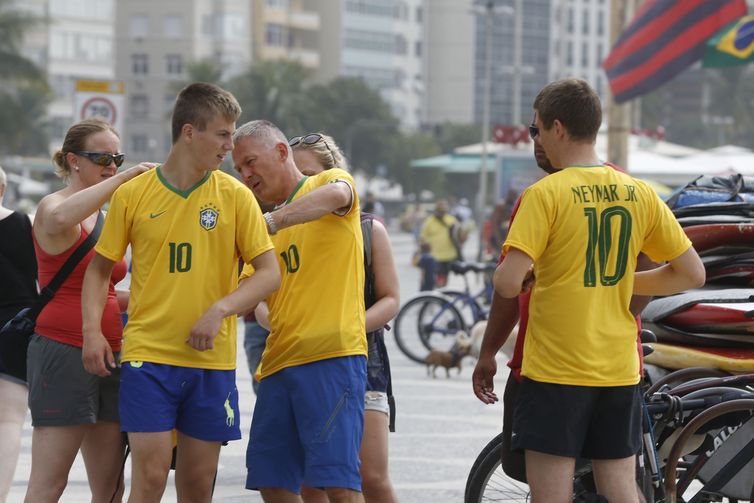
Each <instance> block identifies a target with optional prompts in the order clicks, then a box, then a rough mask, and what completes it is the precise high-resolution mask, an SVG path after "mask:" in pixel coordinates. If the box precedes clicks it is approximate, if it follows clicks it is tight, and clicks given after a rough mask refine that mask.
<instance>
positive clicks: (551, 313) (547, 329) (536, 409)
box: [494, 79, 704, 503]
mask: <svg viewBox="0 0 754 503" xmlns="http://www.w3.org/2000/svg"><path fill="white" fill-rule="evenodd" d="M534 111H535V122H534V125H533V126H532V128H531V133H532V137H533V138H534V141H536V142H538V143H540V144H541V145H542V147H543V148H544V150H545V153H546V154H547V157H548V158H549V159H550V161H551V162H552V165H553V166H554V167H556V168H558V169H560V171H558V172H557V173H553V174H551V175H549V176H547V177H545V178H543V179H542V180H540V181H538V182H537V183H535V184H534V185H532V186H531V187H529V188H528V189H527V190H526V191H525V192H524V194H523V196H522V197H521V204H520V207H519V210H518V213H517V215H516V219H515V220H514V222H513V224H512V226H511V229H510V232H509V234H508V238H507V240H506V242H505V244H504V246H503V248H504V251H507V256H506V258H505V260H504V261H503V262H502V264H501V265H500V266H499V267H498V270H497V271H496V273H495V278H494V283H495V289H496V291H497V292H498V293H499V294H500V295H501V296H503V297H507V298H512V297H515V296H517V295H518V294H519V293H520V292H521V291H522V289H523V288H524V286H525V285H527V286H528V284H529V281H530V279H531V277H532V274H533V276H534V278H536V279H535V280H534V283H533V287H532V293H531V300H530V304H529V324H528V327H527V331H526V340H525V343H524V356H523V364H522V369H521V374H522V375H523V376H524V381H523V383H522V385H521V390H520V394H519V397H518V401H517V403H516V410H515V412H514V417H513V433H512V445H513V448H515V449H520V450H524V451H525V458H526V476H527V479H528V482H529V485H530V487H531V491H532V501H533V502H535V503H539V502H547V503H553V502H554V503H566V502H570V501H571V489H572V485H573V482H572V480H573V471H574V463H575V458H576V457H578V456H583V457H585V458H589V459H591V460H592V464H593V467H594V475H595V480H596V483H597V489H598V492H599V493H600V494H602V495H603V496H605V497H606V498H607V499H608V501H610V502H611V503H635V502H637V501H638V493H637V491H636V485H635V482H634V463H635V454H636V453H637V451H638V450H639V448H640V445H641V444H640V442H641V417H640V410H641V409H640V403H639V401H640V400H641V396H640V393H639V389H638V385H637V383H638V380H639V357H638V354H637V351H636V330H637V327H636V321H635V320H634V318H633V315H632V314H631V313H630V311H629V301H630V298H631V295H632V293H636V294H640V295H669V294H673V293H676V292H679V291H682V290H685V289H687V288H693V287H697V286H700V285H702V284H704V267H703V265H702V263H701V260H700V259H699V257H698V256H697V254H696V252H695V251H694V249H693V248H692V247H691V242H690V241H689V240H688V238H687V237H686V235H685V234H684V233H683V230H682V229H681V227H680V225H679V224H678V223H677V222H676V220H675V218H674V217H673V214H672V213H671V212H670V210H669V209H668V207H667V206H666V205H665V204H664V203H663V202H662V201H661V200H660V199H659V198H658V197H657V195H656V194H655V192H654V190H653V189H652V188H651V187H649V186H648V185H647V184H645V183H644V182H642V181H640V180H636V179H634V178H631V177H630V176H628V175H626V174H624V173H620V172H618V171H616V170H615V169H613V168H611V167H609V166H606V165H605V164H604V163H602V162H601V161H600V160H599V158H598V157H597V155H596V152H595V149H594V144H595V139H596V136H597V131H598V129H599V127H600V124H601V120H602V113H601V105H600V101H599V97H598V96H597V94H596V93H595V92H594V90H592V89H591V88H590V87H589V85H588V84H587V83H586V82H584V81H582V80H577V79H564V80H559V81H556V82H553V83H551V84H549V85H547V86H546V87H545V88H544V89H542V91H540V93H539V95H538V96H537V98H536V100H535V101H534ZM639 252H643V253H645V254H646V255H648V256H649V257H650V258H651V259H652V260H653V261H654V262H658V263H662V262H666V261H667V262H668V263H667V264H666V265H664V266H661V267H659V268H657V269H654V270H651V271H646V272H635V273H634V271H635V270H636V260H637V256H638V254H639ZM553 418H557V419H556V420H554V419H553Z"/></svg>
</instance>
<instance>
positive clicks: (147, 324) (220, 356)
mask: <svg viewBox="0 0 754 503" xmlns="http://www.w3.org/2000/svg"><path fill="white" fill-rule="evenodd" d="M240 113H241V109H240V107H239V106H238V102H237V101H236V99H235V98H234V97H233V95H232V94H230V93H228V92H227V91H225V90H223V89H220V88H219V87H217V86H214V85H211V84H202V83H197V84H191V85H189V86H187V87H186V88H184V89H183V90H182V91H181V92H180V94H179V95H178V99H177V100H176V104H175V107H174V109H173V117H172V133H173V146H172V147H171V150H170V153H169V154H168V159H167V161H165V163H164V164H162V165H161V166H158V167H157V168H155V169H154V170H153V171H150V172H149V173H145V175H146V176H139V177H136V178H134V179H133V180H131V181H130V182H129V183H125V184H123V185H122V186H121V187H120V188H119V189H118V190H117V191H116V192H115V193H114V194H113V197H112V200H111V203H110V210H109V211H108V214H107V219H106V221H105V225H104V228H103V230H102V235H101V236H100V238H99V242H98V243H97V246H96V248H95V252H96V253H95V256H94V258H93V259H92V262H91V264H90V265H89V267H88V269H87V272H86V275H85V278H84V286H83V293H82V300H83V301H82V305H83V306H84V307H83V332H84V347H83V359H84V366H85V367H86V369H87V371H89V372H91V373H94V374H98V375H107V374H108V373H109V372H110V371H109V370H108V368H112V367H114V365H115V361H114V360H113V355H112V352H111V351H110V349H109V345H107V343H106V341H105V340H104V337H103V336H102V333H101V331H100V328H99V327H100V318H101V317H102V308H103V304H104V299H105V293H106V283H107V278H109V277H110V270H111V269H112V267H113V264H114V263H115V262H116V261H118V260H120V258H121V257H123V254H124V253H125V251H126V247H127V246H128V245H129V244H130V245H131V249H132V264H133V273H132V274H133V275H132V279H131V298H130V303H129V306H128V314H129V319H128V324H127V325H126V328H125V331H124V344H123V352H122V362H123V367H122V370H121V387H120V397H119V411H120V417H121V427H122V429H123V431H126V432H128V439H129V443H130V446H131V452H132V453H133V454H132V457H131V459H132V483H131V493H130V497H129V501H132V502H139V503H142V502H158V501H160V499H161V497H162V494H163V492H164V490H165V485H166V482H167V476H168V472H169V470H170V463H171V458H172V441H173V438H172V430H173V429H175V430H177V436H178V440H177V441H178V446H177V447H178V448H177V459H176V477H175V480H176V492H177V495H178V500H179V501H191V502H208V501H210V500H211V495H212V486H213V480H214V476H215V473H216V471H217V461H218V457H219V453H220V445H221V443H222V442H224V441H228V440H237V439H239V438H241V432H240V428H239V423H240V417H239V411H238V391H237V389H236V385H235V368H236V315H237V314H239V313H242V312H245V311H248V310H249V309H251V308H252V307H253V306H254V305H256V304H257V303H258V302H259V301H261V300H262V299H264V298H265V297H267V296H268V295H269V294H270V293H272V292H273V291H274V290H275V289H276V288H277V287H278V286H279V284H280V273H279V271H278V268H277V263H276V261H275V255H274V251H273V249H272V243H271V241H270V238H269V236H268V234H267V229H266V226H265V223H264V219H263V218H262V213H261V211H260V210H259V205H258V204H257V202H256V200H255V199H254V197H253V196H252V194H251V193H250V192H249V191H248V189H246V187H244V186H243V184H241V183H240V182H239V181H238V180H236V179H235V178H233V177H232V176H230V175H227V174H225V173H223V172H221V171H218V168H219V167H220V163H221V162H222V160H223V158H224V156H225V155H226V154H227V153H228V152H229V151H230V150H231V149H232V148H233V141H232V135H233V132H234V130H235V122H236V120H237V119H238V117H239V115H240ZM239 256H240V257H241V258H243V260H244V261H245V262H247V263H251V264H252V265H253V266H254V269H255V273H254V274H253V275H252V277H251V278H249V280H247V281H246V282H244V284H243V285H241V286H240V287H239V286H238V261H239Z"/></svg>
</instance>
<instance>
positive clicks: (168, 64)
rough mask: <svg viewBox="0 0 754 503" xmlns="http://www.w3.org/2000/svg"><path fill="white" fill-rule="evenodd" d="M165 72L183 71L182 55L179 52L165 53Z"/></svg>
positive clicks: (176, 73)
mask: <svg viewBox="0 0 754 503" xmlns="http://www.w3.org/2000/svg"><path fill="white" fill-rule="evenodd" d="M165 73H167V74H169V75H180V74H182V73H183V56H181V55H180V54H167V55H165Z"/></svg>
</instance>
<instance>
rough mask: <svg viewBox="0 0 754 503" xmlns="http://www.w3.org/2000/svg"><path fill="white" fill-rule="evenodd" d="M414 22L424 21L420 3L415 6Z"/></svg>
mask: <svg viewBox="0 0 754 503" xmlns="http://www.w3.org/2000/svg"><path fill="white" fill-rule="evenodd" d="M416 22H417V23H423V22H424V8H423V7H422V6H421V5H419V6H417V7H416Z"/></svg>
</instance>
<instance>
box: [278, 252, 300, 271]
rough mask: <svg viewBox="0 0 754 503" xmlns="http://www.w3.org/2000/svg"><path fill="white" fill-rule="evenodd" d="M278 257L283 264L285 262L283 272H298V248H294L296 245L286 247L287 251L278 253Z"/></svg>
mask: <svg viewBox="0 0 754 503" xmlns="http://www.w3.org/2000/svg"><path fill="white" fill-rule="evenodd" d="M280 256H281V257H282V258H283V262H285V270H286V271H288V272H290V273H293V272H296V271H298V268H299V265H300V263H299V258H298V248H296V245H291V246H289V247H288V250H287V251H284V252H280Z"/></svg>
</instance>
